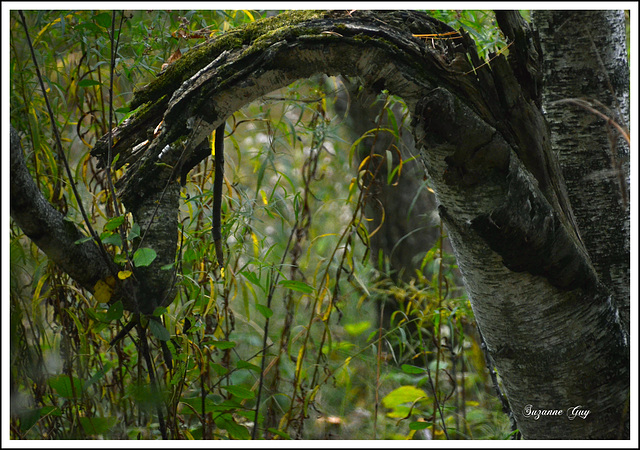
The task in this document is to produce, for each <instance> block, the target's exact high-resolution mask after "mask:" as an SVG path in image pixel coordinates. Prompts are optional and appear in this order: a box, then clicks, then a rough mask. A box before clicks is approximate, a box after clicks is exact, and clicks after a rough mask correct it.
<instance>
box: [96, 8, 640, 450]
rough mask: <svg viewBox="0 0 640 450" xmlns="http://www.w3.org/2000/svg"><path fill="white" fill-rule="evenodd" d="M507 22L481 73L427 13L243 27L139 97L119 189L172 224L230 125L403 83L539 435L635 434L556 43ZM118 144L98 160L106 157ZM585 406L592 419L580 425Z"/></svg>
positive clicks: (489, 327)
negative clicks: (562, 140) (296, 94)
mask: <svg viewBox="0 0 640 450" xmlns="http://www.w3.org/2000/svg"><path fill="white" fill-rule="evenodd" d="M498 20H499V23H500V26H501V28H502V29H503V31H504V32H505V35H506V36H507V37H508V39H509V40H510V41H512V42H513V45H512V47H511V48H510V51H509V60H507V59H506V58H505V57H504V56H502V55H500V56H498V57H496V58H495V59H493V60H492V61H491V65H490V66H489V65H482V66H481V61H480V60H479V58H478V56H477V54H476V52H475V47H474V43H473V41H472V40H471V39H470V38H469V37H468V36H466V35H463V36H462V38H461V39H457V40H455V41H454V40H434V41H431V42H428V43H427V42H425V41H422V40H420V39H419V38H417V37H415V36H413V35H414V34H425V33H444V32H450V31H452V30H451V29H450V28H449V27H447V26H446V25H444V24H442V23H440V22H438V21H436V20H434V19H432V18H430V17H428V16H427V15H425V14H422V13H417V12H407V11H384V12H376V11H355V12H351V13H348V12H345V11H342V12H339V11H316V12H301V11H294V12H290V13H287V14H283V15H280V16H277V17H275V18H273V19H267V20H263V21H258V22H256V23H255V24H252V25H250V26H247V27H244V28H240V29H237V30H233V31H232V32H230V33H227V34H225V35H223V36H221V37H220V38H217V39H214V40H213V41H212V42H210V43H207V44H205V45H203V46H201V47H200V48H198V49H196V50H194V51H192V52H190V53H188V54H187V55H185V56H183V58H182V59H181V60H178V62H176V63H175V64H174V65H173V66H170V67H169V68H168V69H167V71H166V72H165V73H164V74H163V75H162V76H160V77H159V78H158V79H157V80H156V81H155V82H154V83H152V84H151V85H150V86H148V87H147V88H144V89H143V90H142V91H140V92H138V93H137V94H136V97H135V99H134V102H133V105H132V107H136V106H139V105H141V104H143V103H144V106H143V107H142V108H141V109H140V110H139V111H138V113H137V114H134V115H133V116H132V117H131V118H130V119H129V120H128V121H126V122H125V123H124V124H122V125H121V126H120V127H119V128H117V129H116V130H114V136H116V137H121V138H122V139H120V140H119V141H117V142H116V143H115V145H114V147H113V151H114V156H115V154H116V153H120V154H121V157H120V160H121V161H125V160H126V161H128V162H130V166H129V167H128V169H127V171H126V172H125V175H124V176H123V178H122V179H121V180H120V181H119V183H118V188H119V194H120V196H121V198H122V200H123V202H124V204H125V206H126V207H127V208H128V209H129V211H131V212H132V213H133V214H134V216H137V217H142V216H144V217H147V216H146V215H145V214H144V213H142V211H143V210H144V209H145V208H148V207H149V199H150V198H152V197H153V198H155V199H157V200H158V201H159V202H160V203H163V202H165V201H166V205H163V206H161V208H162V210H163V211H165V214H167V212H168V211H171V209H172V206H171V205H176V203H175V198H176V197H175V196H174V195H171V194H170V195H165V196H162V197H157V195H158V193H159V192H160V190H163V189H165V188H166V187H167V186H169V187H168V188H166V189H167V192H175V191H174V189H173V188H172V187H171V186H172V184H175V183H177V181H176V180H177V178H178V176H179V175H180V174H182V173H184V171H188V170H189V169H190V168H191V167H193V166H194V165H195V164H197V162H199V161H200V160H202V159H203V158H205V157H206V156H207V155H208V152H206V151H203V150H202V147H200V145H199V144H201V143H202V142H203V141H204V140H205V139H206V137H207V136H208V135H209V134H210V133H211V132H212V131H213V130H214V129H215V128H216V127H217V126H218V125H220V124H221V123H222V122H223V121H224V120H225V118H226V117H227V116H228V115H230V114H232V113H233V112H234V111H236V110H238V109H239V108H240V107H242V106H243V105H245V104H247V103H249V102H251V101H253V100H255V99H257V98H259V97H260V96H261V95H264V94H266V93H268V92H270V91H273V90H275V89H277V88H280V87H283V86H286V85H288V84H290V83H291V82H293V81H294V80H296V79H299V78H306V77H309V76H310V75H313V74H316V73H327V74H330V75H333V74H342V75H348V76H350V75H357V76H359V77H360V78H361V79H362V80H363V81H364V83H365V84H367V85H368V86H370V87H371V88H372V89H375V90H379V89H388V90H389V91H390V92H391V93H393V94H397V95H399V96H401V97H403V99H404V100H405V102H406V103H407V105H408V106H409V109H410V111H411V113H412V116H413V117H414V123H415V138H416V143H417V147H418V149H419V150H420V152H421V155H422V160H423V162H424V164H425V166H426V168H427V171H428V173H429V176H430V177H431V179H432V182H433V186H434V190H435V192H436V198H437V200H438V203H439V204H440V206H439V211H440V213H441V216H442V218H443V220H444V221H445V223H446V225H447V228H448V231H449V236H450V238H451V240H452V244H453V247H454V251H455V254H456V256H457V258H458V263H459V266H460V268H461V271H462V274H463V276H464V279H465V286H466V288H467V291H468V293H469V296H470V299H471V302H472V306H473V309H474V313H475V316H476V319H477V321H478V324H479V327H480V329H481V330H482V334H483V336H484V339H485V341H486V345H487V349H488V352H489V354H490V355H491V357H492V359H493V360H494V362H495V366H496V367H497V369H498V372H499V374H500V376H501V378H502V381H503V384H504V388H505V391H506V394H507V396H508V399H509V403H510V405H511V409H512V412H513V415H514V417H515V420H516V421H517V424H518V427H519V429H520V431H521V432H522V434H523V436H524V437H525V438H529V439H541V438H546V439H562V438H567V439H586V438H620V437H623V438H624V437H627V438H628V420H629V416H628V390H629V354H628V348H629V347H628V340H627V334H626V333H625V331H624V327H623V326H622V325H621V323H620V321H619V314H618V309H617V307H616V305H615V303H613V302H612V301H611V299H612V288H611V286H609V285H608V284H607V280H606V279H603V278H602V277H601V276H600V273H599V272H598V270H597V268H596V269H594V264H592V262H591V259H590V257H589V253H588V250H589V249H588V247H585V245H584V244H583V242H582V240H581V238H580V234H579V232H578V229H577V227H576V226H575V223H576V219H575V218H574V216H573V212H572V209H571V204H570V202H569V196H568V195H567V191H566V188H565V184H564V181H563V177H562V173H561V171H560V168H559V165H558V163H557V159H556V157H555V155H554V153H553V151H552V147H551V144H552V140H551V137H550V133H549V129H548V126H547V124H546V122H545V120H544V117H543V115H542V112H541V108H540V105H541V95H540V82H541V80H540V74H541V67H540V64H541V53H540V48H539V47H538V46H537V45H536V44H537V41H536V40H535V36H534V34H533V33H532V32H531V31H530V30H529V29H528V26H527V24H526V23H525V22H524V21H523V20H522V18H520V17H519V15H517V13H511V12H501V13H500V14H498ZM471 64H473V67H472V65H471ZM160 123H162V124H161V126H160V127H159V128H158V130H159V132H158V134H157V135H154V133H153V130H154V129H155V127H156V126H158V125H159V124H160ZM146 140H148V141H149V142H148V143H146V144H145V143H144V142H145V141H146ZM105 142H106V138H105V139H104V140H102V141H101V142H99V143H98V145H96V147H95V148H94V151H93V154H94V155H96V156H99V157H100V156H102V157H104V155H105V154H106V145H105ZM134 148H135V149H136V152H134V151H133V150H134ZM140 149H142V150H140ZM175 213H176V214H177V208H175ZM140 214H141V215H140ZM157 217H158V216H156V218H157ZM147 219H148V220H151V219H149V218H147ZM157 220H160V219H157ZM151 221H152V222H153V220H151ZM174 235H177V223H176V222H174V221H173V219H171V220H169V222H168V223H167V225H166V227H165V228H163V229H162V230H159V233H158V236H160V237H161V238H162V240H163V241H164V242H175V241H174V238H173V237H172V236H174ZM145 245H148V246H152V247H154V245H156V246H157V248H156V250H157V251H158V254H159V258H160V260H162V261H167V260H171V258H173V257H175V251H176V249H175V247H174V248H171V245H162V244H161V243H160V242H157V243H155V244H154V243H153V242H151V240H147V241H146V244H145ZM158 282H159V283H163V284H164V283H166V284H165V286H162V287H160V286H156V287H155V290H156V292H161V291H162V290H169V289H171V280H170V279H169V277H164V278H163V279H162V280H158ZM148 309H150V308H149V305H147V304H145V305H141V307H140V310H142V311H147V310H148ZM574 407H579V408H582V409H584V410H589V411H590V414H589V415H588V416H586V417H585V418H581V417H579V418H576V419H574V420H570V419H571V418H570V417H568V415H567V414H568V411H571V409H570V408H574ZM536 411H542V412H541V415H537V414H535V412H536ZM549 411H558V412H559V413H560V416H549V415H547V414H548V413H549ZM532 412H534V414H532Z"/></svg>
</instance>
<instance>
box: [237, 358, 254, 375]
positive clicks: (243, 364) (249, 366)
mask: <svg viewBox="0 0 640 450" xmlns="http://www.w3.org/2000/svg"><path fill="white" fill-rule="evenodd" d="M236 367H237V368H238V369H248V370H253V371H254V372H258V373H260V367H258V366H256V365H255V364H251V363H250V362H247V361H242V360H240V361H238V363H237V364H236Z"/></svg>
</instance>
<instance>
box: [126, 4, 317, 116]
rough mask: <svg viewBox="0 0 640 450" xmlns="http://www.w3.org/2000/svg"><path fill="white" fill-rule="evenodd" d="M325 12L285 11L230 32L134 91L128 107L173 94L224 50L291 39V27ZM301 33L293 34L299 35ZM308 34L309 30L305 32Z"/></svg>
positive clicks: (182, 58) (195, 50)
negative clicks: (284, 38)
mask: <svg viewBox="0 0 640 450" xmlns="http://www.w3.org/2000/svg"><path fill="white" fill-rule="evenodd" d="M326 13H327V11H312V10H311V11H305V10H295V11H287V12H285V13H282V14H279V15H277V16H274V17H269V18H266V19H260V20H257V21H255V22H252V23H249V24H247V25H245V26H243V27H240V28H237V29H234V30H231V31H229V32H227V33H225V34H223V35H221V36H219V37H216V38H215V39H213V40H212V41H211V42H208V43H206V44H204V45H202V46H200V47H197V48H194V49H193V50H191V51H189V52H187V53H186V54H185V55H183V56H182V57H181V58H180V59H178V60H177V61H176V62H175V63H173V64H172V65H170V66H169V67H168V68H167V70H166V71H165V72H164V73H163V74H161V75H160V76H158V77H157V78H156V79H155V80H153V81H152V82H151V83H149V84H148V85H146V86H144V87H143V88H141V89H140V90H139V91H137V92H135V94H134V98H133V100H132V101H131V104H130V108H131V109H135V108H137V107H138V106H140V105H141V104H143V103H147V102H149V101H153V100H155V99H156V98H158V97H161V96H163V95H167V94H170V93H172V92H173V91H175V90H176V89H177V88H178V87H179V86H180V84H182V83H183V82H184V81H185V80H186V79H188V78H189V77H191V76H192V75H194V74H195V73H196V72H197V71H198V70H200V69H202V68H203V67H204V66H206V65H207V64H208V63H209V62H211V61H212V60H213V59H214V58H215V57H217V56H218V55H219V54H221V53H222V52H223V51H225V50H234V49H238V48H242V47H243V46H245V45H249V46H250V48H249V49H248V52H249V53H251V52H253V51H256V50H259V49H262V48H265V47H266V46H267V45H268V44H269V43H271V42H274V40H277V39H278V38H280V37H285V36H291V37H295V36H294V35H293V34H292V33H291V29H292V28H293V26H294V25H296V24H298V23H300V22H304V21H306V20H312V19H317V18H322V17H324V16H325V15H326ZM304 31H305V30H304V29H303V30H300V31H298V32H296V35H299V34H303V32H304ZM306 31H307V33H309V32H310V31H312V30H306Z"/></svg>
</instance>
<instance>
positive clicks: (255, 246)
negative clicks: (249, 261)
mask: <svg viewBox="0 0 640 450" xmlns="http://www.w3.org/2000/svg"><path fill="white" fill-rule="evenodd" d="M251 239H252V240H253V254H254V255H255V257H256V258H257V257H259V256H260V243H259V242H258V236H256V234H255V233H254V232H251Z"/></svg>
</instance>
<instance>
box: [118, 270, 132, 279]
mask: <svg viewBox="0 0 640 450" xmlns="http://www.w3.org/2000/svg"><path fill="white" fill-rule="evenodd" d="M132 274H133V273H132V272H131V271H130V270H121V271H120V272H118V278H120V279H121V280H126V279H127V278H129V277H130V276H131V275H132Z"/></svg>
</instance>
